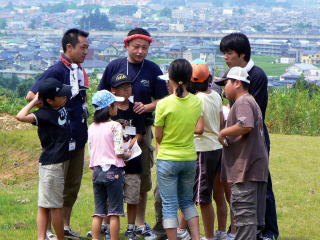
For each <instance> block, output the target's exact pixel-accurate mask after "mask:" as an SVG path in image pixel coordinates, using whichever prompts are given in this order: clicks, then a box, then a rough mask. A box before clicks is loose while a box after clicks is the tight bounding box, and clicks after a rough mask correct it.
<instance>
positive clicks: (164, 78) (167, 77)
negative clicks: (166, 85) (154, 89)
mask: <svg viewBox="0 0 320 240" xmlns="http://www.w3.org/2000/svg"><path fill="white" fill-rule="evenodd" d="M158 78H159V79H161V80H164V81H169V74H168V73H167V74H163V75H159V76H158Z"/></svg>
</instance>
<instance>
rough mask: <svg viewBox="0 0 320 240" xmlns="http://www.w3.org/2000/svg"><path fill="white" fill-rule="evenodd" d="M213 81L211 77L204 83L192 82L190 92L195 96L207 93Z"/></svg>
mask: <svg viewBox="0 0 320 240" xmlns="http://www.w3.org/2000/svg"><path fill="white" fill-rule="evenodd" d="M211 80H212V77H211V75H209V77H208V78H207V80H205V81H204V82H201V83H200V82H192V81H190V83H189V92H191V93H193V94H195V93H197V92H204V91H207V90H208V88H209V82H210V81H211Z"/></svg>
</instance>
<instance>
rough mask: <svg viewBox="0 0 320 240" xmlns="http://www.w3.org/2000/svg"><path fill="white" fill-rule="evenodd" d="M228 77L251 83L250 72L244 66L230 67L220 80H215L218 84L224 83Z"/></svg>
mask: <svg viewBox="0 0 320 240" xmlns="http://www.w3.org/2000/svg"><path fill="white" fill-rule="evenodd" d="M227 79H234V80H240V81H243V82H246V83H248V84H250V78H249V74H248V73H247V70H246V69H245V68H242V67H232V68H230V69H229V70H228V71H227V72H226V73H225V74H224V75H223V76H222V78H220V79H219V80H217V81H215V83H216V84H218V85H220V86H221V85H222V86H223V85H224V81H225V80H227Z"/></svg>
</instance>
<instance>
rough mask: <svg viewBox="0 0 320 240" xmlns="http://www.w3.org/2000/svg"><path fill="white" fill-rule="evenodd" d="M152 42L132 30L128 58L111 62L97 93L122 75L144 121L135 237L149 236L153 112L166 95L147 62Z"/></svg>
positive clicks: (127, 42)
mask: <svg viewBox="0 0 320 240" xmlns="http://www.w3.org/2000/svg"><path fill="white" fill-rule="evenodd" d="M151 42H152V37H151V36H150V33H149V32H148V31H146V30H145V29H143V28H135V29H132V30H131V31H130V32H129V33H128V35H127V37H126V38H125V39H124V46H125V48H126V49H127V50H128V56H127V57H123V58H119V59H116V60H113V61H111V62H110V63H109V64H108V65H107V67H106V69H105V71H104V74H103V76H102V79H101V81H100V84H99V86H98V90H102V89H107V90H110V89H111V78H112V76H114V75H115V74H119V73H123V74H126V75H127V76H129V78H130V79H131V80H132V90H133V98H134V99H133V100H134V109H133V110H134V111H135V112H136V113H138V114H141V115H142V116H143V118H144V124H145V127H146V134H145V135H144V137H143V140H142V142H141V149H142V165H143V166H142V175H141V188H140V202H139V205H138V210H137V217H136V225H137V230H136V233H137V234H139V235H144V236H150V235H151V234H152V230H151V228H150V226H149V225H148V224H146V223H145V209H146V203H147V192H148V191H150V190H151V188H152V183H151V171H150V168H151V167H152V165H153V150H154V148H153V146H152V145H151V140H152V132H151V126H152V124H153V116H152V112H153V111H154V110H155V107H156V104H157V101H158V100H159V99H161V98H163V97H164V96H166V95H167V94H168V92H167V88H166V84H165V81H163V80H160V79H159V78H158V76H159V75H162V71H161V70H160V68H159V66H158V65H156V64H155V63H153V62H152V61H149V60H147V59H146V56H147V54H148V50H149V46H150V44H151Z"/></svg>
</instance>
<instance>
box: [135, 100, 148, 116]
mask: <svg viewBox="0 0 320 240" xmlns="http://www.w3.org/2000/svg"><path fill="white" fill-rule="evenodd" d="M133 111H134V112H135V113H138V114H142V113H145V112H146V111H147V108H146V106H145V105H144V104H143V103H142V102H135V103H134V106H133Z"/></svg>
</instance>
